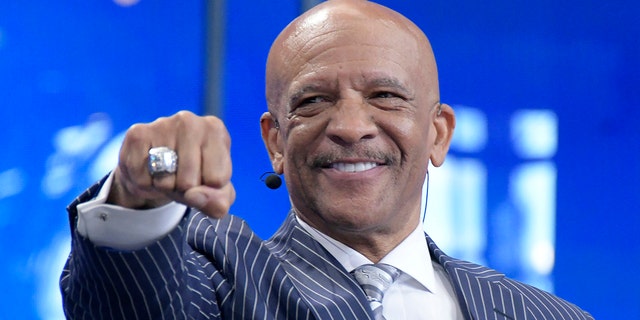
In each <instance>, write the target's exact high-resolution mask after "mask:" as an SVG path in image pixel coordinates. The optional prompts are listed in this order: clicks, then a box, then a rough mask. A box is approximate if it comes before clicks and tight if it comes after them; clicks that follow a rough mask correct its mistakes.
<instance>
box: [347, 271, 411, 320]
mask: <svg viewBox="0 0 640 320" xmlns="http://www.w3.org/2000/svg"><path fill="white" fill-rule="evenodd" d="M353 275H354V276H355V278H356V281H358V283H359V284H360V286H361V287H362V289H363V290H364V293H365V295H367V300H369V305H370V306H371V310H373V315H374V316H375V319H376V320H381V319H385V318H384V316H383V315H382V297H383V296H384V292H385V291H386V290H387V289H389V286H391V284H392V283H393V281H395V280H396V278H398V275H400V271H398V269H396V268H394V267H392V266H390V265H388V264H384V263H378V264H365V265H362V266H359V267H357V268H356V269H355V270H353Z"/></svg>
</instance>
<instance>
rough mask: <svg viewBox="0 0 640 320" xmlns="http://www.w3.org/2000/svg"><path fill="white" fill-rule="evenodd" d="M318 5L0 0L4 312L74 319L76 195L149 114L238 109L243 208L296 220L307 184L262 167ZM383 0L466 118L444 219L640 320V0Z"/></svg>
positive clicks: (433, 211) (470, 253)
mask: <svg viewBox="0 0 640 320" xmlns="http://www.w3.org/2000/svg"><path fill="white" fill-rule="evenodd" d="M313 2H314V1H294V0H290V1H280V2H278V4H277V6H275V5H274V3H273V2H269V1H235V2H234V1H226V2H221V1H218V2H213V1H190V2H187V1H185V2H163V3H160V2H152V1H145V0H142V1H137V0H109V1H108V0H103V1H93V2H86V1H77V0H76V1H71V0H65V1H56V2H51V1H42V0H40V1H31V2H29V3H22V2H16V1H12V2H10V1H3V2H0V106H1V109H0V110H1V111H0V112H1V114H0V116H1V117H0V121H2V122H1V124H2V125H1V126H0V130H1V131H0V132H2V137H3V138H4V139H3V140H2V145H1V146H2V150H3V156H2V157H0V237H1V241H0V255H1V256H2V257H3V259H2V261H3V262H2V264H1V265H0V272H2V273H3V274H4V275H5V280H4V281H3V288H4V290H2V292H0V318H2V319H57V318H62V317H63V315H62V313H61V307H60V296H59V290H58V288H57V280H58V275H59V273H60V271H61V268H62V265H63V263H64V260H65V258H66V255H67V254H68V250H69V236H68V222H67V219H66V213H65V211H64V207H65V206H66V204H68V203H69V202H70V201H71V200H72V199H73V198H74V197H75V196H76V195H77V194H78V193H80V192H81V191H82V190H83V189H84V188H85V187H87V186H89V185H90V184H91V183H92V182H93V181H95V180H97V179H98V178H100V177H101V176H102V175H104V174H106V173H107V172H108V171H109V170H110V169H111V168H113V166H114V165H115V161H116V157H117V152H118V148H119V142H120V141H121V139H122V133H123V132H124V131H125V130H126V128H127V127H129V126H130V125H131V124H133V123H135V122H148V121H152V120H153V119H155V118H156V117H159V116H163V115H169V114H172V113H174V112H176V111H178V110H181V109H187V110H192V111H194V112H196V113H201V114H204V113H207V112H210V113H211V112H213V113H217V114H218V115H219V116H221V117H222V118H224V119H225V121H226V123H227V125H228V128H229V131H230V133H231V136H232V139H233V143H232V155H233V158H234V176H233V181H234V185H235V186H236V189H237V193H238V197H237V201H236V203H235V204H234V206H233V207H232V212H233V213H235V214H239V215H241V216H243V217H245V218H246V219H247V220H248V221H249V223H250V225H251V226H252V227H253V228H254V229H255V230H256V231H257V232H258V233H259V234H260V235H261V236H263V237H265V238H266V237H268V236H269V235H270V234H271V233H272V232H273V231H274V230H275V229H276V228H277V226H278V225H279V224H280V221H281V220H282V219H283V217H284V215H285V214H286V211H287V209H288V197H287V194H286V190H285V189H284V188H281V189H279V190H277V191H271V190H268V189H266V188H265V187H264V185H263V184H262V182H261V181H260V176H261V175H262V174H263V173H264V172H265V171H269V170H270V168H271V166H270V163H269V161H268V159H267V156H266V153H265V152H264V151H263V150H264V147H263V144H262V141H261V139H260V135H259V129H258V119H259V116H260V114H261V113H262V112H263V111H264V110H265V109H266V105H265V102H264V80H263V75H264V62H265V59H266V54H267V51H268V49H269V45H270V43H271V41H272V40H273V39H274V38H275V37H276V36H277V34H278V32H279V31H280V30H281V29H282V28H283V27H284V26H285V25H286V24H287V23H288V22H289V21H290V20H291V19H293V18H294V17H295V16H296V15H297V14H298V13H299V12H301V11H302V10H304V9H305V8H306V7H307V6H309V5H310V4H311V3H313ZM381 3H383V4H385V5H387V6H389V7H391V8H393V9H395V10H397V11H400V12H401V13H403V14H405V15H406V16H408V17H409V18H411V19H412V20H413V21H415V22H416V23H417V24H418V25H419V26H420V27H421V28H422V29H423V30H424V31H425V32H426V33H427V35H428V36H429V38H430V40H431V42H432V45H433V47H434V51H435V54H436V59H437V60H438V66H439V71H440V80H441V82H440V86H441V96H442V100H443V101H444V102H447V103H449V104H451V105H453V106H454V108H455V110H456V112H457V115H458V127H457V132H456V135H455V140H454V143H453V145H452V151H451V155H450V157H449V158H448V160H447V162H446V164H445V166H443V167H442V168H438V169H435V170H431V172H432V173H431V175H432V176H431V179H430V188H429V200H428V205H427V207H428V210H427V214H426V218H425V221H426V225H427V227H426V229H427V231H428V232H429V233H430V234H431V235H432V236H433V237H434V238H436V241H437V242H438V243H439V244H440V245H441V247H443V249H444V250H445V251H447V252H448V253H449V254H451V255H454V256H457V257H461V258H465V259H469V260H474V261H477V262H481V263H485V264H488V265H490V266H492V267H495V268H497V269H499V270H501V271H504V272H506V273H507V274H508V275H510V276H512V277H516V278H518V279H521V280H523V281H526V282H529V283H533V284H535V285H538V286H541V287H543V288H546V289H547V290H551V291H553V292H555V293H556V294H558V295H560V296H561V297H564V298H566V299H568V300H570V301H572V302H575V303H577V304H578V305H580V306H582V307H583V308H585V309H587V310H589V311H590V312H592V314H593V315H594V316H595V317H596V318H598V319H640V304H638V301H640V290H638V289H637V286H638V285H640V274H639V273H637V272H635V271H634V270H633V268H630V266H634V265H637V264H638V263H640V240H639V237H638V236H637V230H638V229H639V228H640V217H638V213H640V182H638V180H639V179H640V164H638V161H637V159H638V158H639V157H640V90H638V88H639V87H640V24H638V23H637V21H636V20H637V17H638V16H640V3H636V2H634V1H631V0H624V1H607V2H596V1H578V0H567V1H549V0H543V1H535V2H524V1H506V0H499V1H492V2H491V4H490V5H487V4H485V3H482V2H476V1H463V0H454V1H440V0H438V1H424V2H409V1H400V0H395V1H391V0H388V1H382V2H381ZM212 9H215V10H212ZM213 20H215V21H213ZM212 25H213V26H216V28H208V27H207V26H212ZM207 42H208V43H207ZM212 50H213V51H217V54H214V53H213V52H212ZM213 60H216V61H213ZM212 66H215V67H212ZM215 79H220V80H221V81H219V82H218V81H216V80H215ZM211 92H214V93H217V99H219V100H218V101H216V97H214V98H213V99H212V98H211V97H208V96H207V94H208V93H209V94H210V93H211Z"/></svg>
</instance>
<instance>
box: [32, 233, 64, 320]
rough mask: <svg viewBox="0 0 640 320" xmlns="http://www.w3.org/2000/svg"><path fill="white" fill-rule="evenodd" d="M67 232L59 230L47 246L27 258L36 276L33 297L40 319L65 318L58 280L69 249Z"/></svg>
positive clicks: (54, 319)
mask: <svg viewBox="0 0 640 320" xmlns="http://www.w3.org/2000/svg"><path fill="white" fill-rule="evenodd" d="M67 234H68V231H67V230H64V231H61V232H60V233H59V234H58V235H57V236H55V237H54V238H53V239H52V240H51V243H50V245H49V246H48V247H47V248H45V249H44V250H43V251H41V252H40V253H38V254H37V255H36V256H32V257H31V259H29V267H30V268H31V269H33V274H35V275H36V277H37V284H36V285H37V291H36V292H35V298H36V299H37V301H36V303H37V308H38V314H39V315H40V319H47V320H58V319H60V320H62V319H65V316H64V311H63V310H62V302H61V301H62V295H61V293H60V286H59V284H58V280H59V279H60V273H61V272H62V269H63V268H64V265H65V263H66V261H67V257H68V256H69V251H70V250H71V237H70V236H68V235H67Z"/></svg>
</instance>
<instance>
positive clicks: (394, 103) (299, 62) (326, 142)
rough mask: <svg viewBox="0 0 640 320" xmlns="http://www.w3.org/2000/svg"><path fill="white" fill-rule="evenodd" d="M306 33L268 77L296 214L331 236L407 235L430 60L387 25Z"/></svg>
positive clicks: (418, 173) (427, 142) (433, 90)
mask: <svg viewBox="0 0 640 320" xmlns="http://www.w3.org/2000/svg"><path fill="white" fill-rule="evenodd" d="M303 29H304V28H303ZM307 29H308V30H306V31H304V32H301V33H299V34H297V35H296V36H295V37H292V39H289V40H287V41H285V42H284V44H283V48H285V49H284V50H283V52H284V53H283V54H282V57H281V60H282V61H281V62H282V63H281V65H279V66H278V68H276V69H278V70H277V71H273V72H277V74H278V76H277V83H278V85H277V86H278V89H277V91H278V93H277V94H276V95H277V98H276V99H277V108H278V110H277V112H276V113H277V115H276V117H277V119H278V120H279V124H280V129H279V130H280V132H279V133H278V135H279V137H280V138H278V139H279V140H278V143H277V144H278V148H279V149H281V150H280V151H279V152H280V153H281V156H282V170H283V171H284V175H285V180H286V182H287V187H288V189H289V193H290V197H291V200H292V204H293V206H294V208H295V210H296V211H297V212H298V214H299V215H300V216H301V217H302V218H303V219H304V220H305V221H307V222H308V223H310V224H311V225H312V226H314V227H316V228H318V229H319V230H321V231H323V232H325V233H327V234H329V235H334V234H335V233H341V234H344V233H362V232H376V233H379V234H385V233H393V232H398V230H407V229H411V230H413V228H415V226H416V224H417V222H418V219H419V208H420V196H421V186H422V183H423V180H424V176H425V173H426V170H427V165H428V161H429V157H430V148H431V146H432V145H433V143H434V139H435V137H434V136H435V128H434V125H433V117H434V116H435V112H436V108H435V106H437V104H438V99H439V98H438V93H437V80H436V76H435V75H433V74H428V73H429V71H433V70H435V66H425V65H424V64H425V63H429V62H430V61H432V57H425V56H424V55H425V54H427V53H425V52H428V54H431V53H430V51H429V50H426V49H425V48H424V47H421V45H424V44H423V43H420V42H419V41H417V40H416V39H415V37H414V36H413V35H412V34H410V33H408V32H406V30H402V31H401V30H400V29H399V28H398V27H397V26H396V25H394V24H389V23H387V24H385V23H376V21H364V20H359V19H340V20H339V21H336V19H334V20H333V21H324V22H321V23H320V24H319V26H313V25H310V26H308V28H307ZM272 67H273V66H272ZM272 69H274V68H272ZM433 72H435V71H433ZM268 76H269V75H268ZM271 90H276V89H274V88H271ZM269 94H270V93H269V92H268V95H269ZM271 95H272V96H273V92H271Z"/></svg>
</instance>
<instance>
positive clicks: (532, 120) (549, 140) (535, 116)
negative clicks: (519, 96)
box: [511, 110, 558, 159]
mask: <svg viewBox="0 0 640 320" xmlns="http://www.w3.org/2000/svg"><path fill="white" fill-rule="evenodd" d="M511 142H512V143H513V150H514V152H515V153H516V154H517V155H518V156H519V157H521V158H525V159H532V158H533V159H540V158H550V157H553V156H554V155H555V154H556V151H557V148H558V117H557V116H556V114H555V113H554V112H553V111H551V110H519V111H517V112H516V113H515V114H514V115H513V117H512V118H511Z"/></svg>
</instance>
